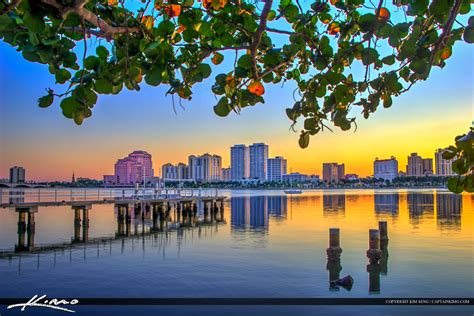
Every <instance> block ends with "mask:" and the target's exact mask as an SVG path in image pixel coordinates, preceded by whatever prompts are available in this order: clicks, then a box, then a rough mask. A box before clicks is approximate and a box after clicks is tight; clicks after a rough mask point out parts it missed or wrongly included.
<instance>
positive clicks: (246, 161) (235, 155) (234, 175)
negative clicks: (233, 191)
mask: <svg viewBox="0 0 474 316" xmlns="http://www.w3.org/2000/svg"><path fill="white" fill-rule="evenodd" d="M230 173H231V179H232V180H234V181H238V180H242V179H247V178H249V177H250V151H249V148H248V147H247V146H245V145H234V146H232V147H231V148H230Z"/></svg>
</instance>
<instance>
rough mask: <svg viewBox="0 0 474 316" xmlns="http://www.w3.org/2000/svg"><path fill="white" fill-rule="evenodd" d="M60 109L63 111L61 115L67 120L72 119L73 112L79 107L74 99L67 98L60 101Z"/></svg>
mask: <svg viewBox="0 0 474 316" xmlns="http://www.w3.org/2000/svg"><path fill="white" fill-rule="evenodd" d="M60 106H61V109H62V111H63V115H64V116H65V117H67V118H69V119H72V118H73V115H74V112H76V111H77V109H78V108H79V107H80V104H79V102H77V100H76V98H74V97H67V98H64V99H63V100H62V101H61V105H60Z"/></svg>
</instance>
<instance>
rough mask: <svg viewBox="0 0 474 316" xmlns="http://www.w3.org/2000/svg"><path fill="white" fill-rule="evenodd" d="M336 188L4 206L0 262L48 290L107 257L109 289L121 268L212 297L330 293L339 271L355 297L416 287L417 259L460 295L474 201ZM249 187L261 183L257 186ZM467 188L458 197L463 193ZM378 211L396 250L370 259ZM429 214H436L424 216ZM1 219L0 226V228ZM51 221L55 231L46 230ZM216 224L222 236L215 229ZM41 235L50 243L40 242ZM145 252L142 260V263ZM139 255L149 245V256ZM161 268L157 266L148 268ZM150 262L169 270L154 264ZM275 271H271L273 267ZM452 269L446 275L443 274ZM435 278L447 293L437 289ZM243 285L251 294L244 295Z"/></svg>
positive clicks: (384, 246)
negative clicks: (332, 239)
mask: <svg viewBox="0 0 474 316" xmlns="http://www.w3.org/2000/svg"><path fill="white" fill-rule="evenodd" d="M338 192H339V191H334V192H331V193H329V194H328V193H327V192H314V193H311V192H308V193H307V192H305V193H304V194H302V195H295V196H291V197H290V196H286V195H277V194H275V192H274V191H272V192H270V193H266V194H269V195H266V196H265V195H260V196H241V197H231V198H230V199H228V200H227V201H226V203H225V209H226V211H224V205H220V204H219V203H218V204H215V203H211V202H207V203H185V204H172V203H171V204H160V205H150V204H147V203H137V204H123V205H120V204H118V205H115V207H113V205H101V206H98V205H92V207H91V208H85V207H76V208H74V207H72V208H71V207H69V206H60V207H44V208H43V207H41V208H40V209H39V211H38V212H36V213H35V212H27V211H21V212H20V211H18V212H17V213H15V212H14V210H13V209H9V210H5V212H4V213H0V242H1V243H2V245H6V246H8V247H9V252H8V253H6V252H4V253H2V252H0V264H1V263H2V260H1V259H2V258H4V259H7V260H8V258H10V261H11V262H12V264H11V266H12V269H16V268H17V267H18V271H19V273H20V271H21V273H22V274H23V276H26V275H28V280H29V278H34V279H33V281H35V282H36V283H35V282H32V284H36V287H39V286H44V288H45V290H51V288H48V286H52V285H50V283H48V280H50V279H51V278H52V274H53V273H60V272H61V270H62V271H63V277H64V279H63V280H69V281H68V282H70V284H71V285H70V286H71V288H80V285H81V284H83V283H84V280H85V279H87V280H88V281H92V282H91V283H94V278H97V277H98V272H97V269H96V266H98V267H102V266H107V269H104V270H107V271H101V272H100V273H103V274H101V275H103V276H104V277H103V279H106V280H109V281H108V282H110V284H111V285H112V286H110V287H107V290H106V291H109V289H110V288H112V287H114V288H117V289H119V288H120V286H118V284H119V283H118V281H117V282H116V281H114V276H116V275H117V273H121V272H123V271H125V272H127V273H123V275H124V276H123V278H124V280H123V281H122V280H120V284H123V283H126V284H131V285H130V287H131V289H132V290H133V291H135V292H136V293H138V294H137V295H146V293H150V290H156V289H157V288H160V289H161V287H159V286H157V284H164V286H163V288H165V287H166V288H169V286H170V284H171V285H173V284H176V282H178V283H179V289H180V290H182V289H187V290H185V291H184V292H179V291H178V290H176V291H175V292H173V291H171V293H172V294H173V295H177V296H180V295H195V293H197V292H196V291H198V292H199V291H200V290H201V291H208V292H205V295H209V296H210V297H211V296H212V295H214V294H216V293H217V294H221V293H224V294H226V295H234V293H236V294H235V295H236V296H238V295H242V296H245V295H247V296H250V295H252V296H258V295H261V296H265V295H271V294H272V293H283V294H285V295H290V294H291V295H292V294H295V293H298V295H299V294H300V293H303V294H302V295H303V296H304V295H314V294H317V295H322V296H324V295H326V296H331V295H335V294H334V293H331V292H330V291H335V290H338V288H337V287H331V286H329V289H328V287H327V284H326V283H325V282H326V281H329V282H331V281H334V280H338V279H340V278H341V277H343V276H344V275H347V274H351V275H352V276H353V277H354V280H355V283H354V287H353V288H352V289H351V291H352V293H351V294H355V295H357V296H367V293H368V292H369V293H370V294H380V293H381V295H384V297H385V295H391V294H393V293H401V291H402V290H403V291H405V289H401V287H402V285H403V287H406V288H410V289H408V290H407V291H408V293H409V295H412V294H413V291H414V290H412V289H415V288H416V285H417V284H419V283H418V282H419V281H420V279H421V277H420V275H419V269H411V268H410V265H413V264H416V266H422V267H423V268H425V267H426V269H425V270H426V271H428V272H427V273H428V274H427V275H425V276H426V278H425V276H423V282H426V283H424V286H425V287H426V288H428V287H429V289H433V290H429V291H427V292H426V293H427V296H433V297H434V296H435V294H436V295H440V296H442V295H441V294H446V293H448V294H451V293H456V294H458V293H460V292H456V291H457V288H459V287H461V286H460V285H459V284H461V285H462V287H464V288H466V282H468V281H469V278H467V280H466V278H465V275H466V274H468V273H469V272H471V270H472V267H468V264H466V263H465V262H464V261H463V262H461V261H454V260H452V258H459V257H460V256H465V255H466V251H467V253H468V252H469V251H470V249H469V247H470V246H472V245H471V244H470V239H469V237H470V235H469V234H470V232H472V229H471V228H472V223H473V213H472V212H470V208H469V206H471V204H470V203H471V201H472V199H471V200H470V198H469V197H467V196H464V197H463V196H459V195H453V194H448V193H444V192H441V193H440V192H429V193H425V192H423V193H415V192H407V193H405V192H403V191H401V192H389V191H388V190H385V191H383V193H376V194H373V193H372V192H369V193H367V192H368V191H358V192H356V193H353V192H346V194H345V195H344V194H338ZM254 194H265V192H261V191H256V192H255V193H254ZM435 195H436V196H435ZM463 198H464V199H466V200H465V201H464V203H463V202H462V200H463ZM463 204H464V205H463ZM463 206H464V207H465V209H464V210H463ZM434 209H436V217H435V213H434ZM374 210H375V211H374ZM2 212H3V211H2ZM224 214H226V216H227V217H228V216H230V223H231V225H229V226H225V225H219V224H225V223H226V222H225V217H224ZM291 214H292V215H291ZM5 215H6V217H2V216H5ZM379 215H381V216H380V217H392V218H393V217H396V220H390V218H389V220H388V225H389V233H390V238H391V243H390V253H391V255H392V257H390V256H389V249H388V248H389V247H388V243H383V242H382V241H381V243H380V250H381V258H380V260H379V261H378V262H377V263H372V264H369V265H366V263H365V259H364V256H363V253H364V252H365V250H366V247H367V244H366V235H367V230H368V229H371V228H375V227H376V225H377V221H378V220H379ZM385 215H387V216H385ZM461 215H462V217H461ZM430 216H432V220H426V219H428V218H430ZM4 218H5V219H6V220H4ZM339 218H344V220H339ZM461 219H462V220H463V223H462V224H463V225H462V226H461ZM6 223H8V224H6ZM413 223H419V224H420V226H421V225H422V227H423V230H417V229H416V227H414V226H413ZM218 225H219V226H218ZM7 226H8V227H7ZM5 227H7V228H8V229H7V234H6V233H4V232H5ZM332 227H337V228H339V229H340V231H341V236H342V244H343V246H344V252H343V256H344V258H342V257H341V258H342V259H343V261H342V260H329V258H328V259H327V260H326V258H322V257H321V254H322V253H324V249H325V248H326V245H327V237H326V236H327V235H326V234H327V231H328V228H332ZM53 228H54V229H57V230H58V231H60V233H61V234H62V233H63V232H65V235H64V234H62V235H60V234H59V233H58V234H56V235H55V232H54V231H53V230H54V229H53ZM461 228H462V233H461ZM48 229H51V231H53V232H52V233H51V232H48ZM2 230H3V235H2ZM446 230H449V231H450V232H451V231H453V230H455V231H456V234H449V235H448V234H446V235H445V236H443V237H446V238H439V236H441V235H442V234H440V233H439V232H440V231H446ZM414 232H415V234H414ZM217 233H218V235H216V234H217ZM213 234H214V235H215V236H216V237H218V238H215V239H211V238H212V236H213ZM58 235H60V237H58ZM5 236H6V237H7V238H5ZM64 236H65V237H64ZM466 236H467V237H466ZM42 238H43V239H42ZM47 238H49V239H47ZM200 238H202V239H200ZM414 238H416V242H414ZM45 239H46V240H47V241H48V242H50V241H51V240H52V241H53V242H52V243H48V244H41V243H39V244H36V243H38V240H39V241H40V242H41V241H42V240H45ZM65 239H66V241H65V242H62V241H64V240H65ZM262 245H263V246H262ZM452 245H455V246H452ZM182 249H183V251H182ZM419 249H423V251H422V252H420V251H419ZM466 249H467V250H466ZM184 250H185V251H184ZM181 251H182V254H183V255H182V256H181ZM142 253H143V260H142V261H140V259H141V258H140V257H141V255H142ZM145 253H147V254H150V255H149V256H147V257H146V258H145ZM137 254H138V258H137ZM114 256H115V257H114ZM118 256H120V258H118ZM94 258H101V261H99V260H97V261H93V260H94ZM427 258H429V259H427ZM432 258H436V260H433V259H432ZM137 259H138V260H137ZM321 259H322V260H321ZM448 259H449V260H448ZM7 260H4V261H3V262H5V264H4V265H3V266H2V265H0V272H3V271H7V270H6V269H8V267H7V265H8V261H7ZM76 261H79V262H82V261H93V262H91V264H83V265H76V266H73V265H71V264H68V262H76ZM389 261H390V262H389ZM131 262H133V263H134V264H136V267H138V268H137V269H135V268H131V267H132V266H133V267H135V266H134V265H133V264H130V263H131ZM48 263H53V267H56V269H55V271H54V272H51V273H50V272H49V271H47V269H45V268H44V267H49V266H48ZM315 263H316V264H315ZM468 263H469V262H468ZM28 264H29V265H33V266H34V265H36V267H37V269H40V267H41V268H42V269H41V273H37V272H36V271H33V270H34V269H29V270H30V271H33V272H34V273H35V274H36V275H33V273H31V274H28V273H27V272H28ZM157 266H159V267H160V269H156V267H157ZM71 267H73V268H74V269H73V268H71ZM343 267H344V271H343V270H342V268H343ZM448 268H449V271H456V272H452V274H450V275H449V276H446V275H445V274H443V271H446V269H448ZM2 269H5V270H2ZM72 270H77V271H80V273H78V274H77V275H80V277H79V276H76V275H74V274H72V276H71V273H70V272H71V271H72ZM157 270H160V271H166V273H164V272H163V273H161V274H160V273H159V272H157ZM389 270H390V271H389ZM389 272H390V273H389ZM466 272H468V273H466ZM13 274H14V273H13ZM3 275H5V276H6V278H5V281H4V280H2V282H4V284H6V287H10V288H13V289H15V291H19V290H18V287H15V286H12V285H15V284H17V283H16V282H26V281H25V280H26V279H27V278H26V277H23V279H22V278H19V277H18V276H15V275H13V276H9V275H8V273H5V274H3ZM275 275H278V278H274V277H272V276H275ZM183 276H184V277H183ZM137 278H138V279H139V278H143V279H146V280H147V281H148V280H154V281H155V283H151V284H150V283H148V282H140V285H137V284H135V283H133V280H136V279H137ZM389 278H390V279H389ZM208 279H211V281H212V282H210V283H209V284H211V285H212V288H214V286H215V288H216V290H214V291H216V292H210V291H211V286H209V287H205V286H202V284H205V282H206V281H207V280H208ZM309 279H314V280H320V281H321V282H322V283H323V284H322V290H321V291H322V292H319V293H315V291H317V290H315V289H316V288H318V289H319V285H318V284H315V282H312V281H311V282H308V280H309ZM448 279H449V280H448ZM451 279H453V280H454V281H453V282H452V283H449V282H450V281H451ZM203 280H204V281H203ZM96 283H99V282H96ZM454 283H456V285H454ZM329 284H331V283H329ZM21 286H23V284H22V285H21ZM443 286H445V287H446V288H449V291H448V290H446V291H444V290H441V289H442V287H443ZM468 286H469V285H468ZM98 287H99V289H97V288H98ZM176 288H178V286H176ZM249 288H252V290H254V292H252V293H251V294H248V291H249ZM188 289H190V290H188ZM302 289H303V290H302ZM35 290H36V288H35ZM227 290H228V292H226V291H227ZM103 291H104V290H103V289H102V288H100V285H98V284H93V285H92V287H91V293H93V294H94V295H95V294H97V293H98V294H97V295H103V293H109V292H103ZM156 291H161V290H156ZM163 291H164V290H163ZM191 291H194V292H191ZM231 291H232V292H231ZM285 291H287V292H285ZM410 291H412V292H410ZM430 291H431V292H430ZM459 291H460V290H459ZM341 292H345V291H344V290H341ZM4 293H6V290H5V292H4ZM156 293H157V294H156V295H162V294H163V292H156ZM176 293H177V294H176ZM199 293H201V292H199ZM229 293H230V294H229ZM287 293H288V294H287ZM433 293H434V294H433ZM15 294H17V292H15ZM20 294H21V293H20ZM119 294H123V293H119ZM165 294H167V293H165ZM165 294H163V295H165ZM224 294H222V295H224ZM283 294H282V296H283ZM461 294H462V293H461ZM124 295H126V294H124ZM203 295H204V294H203ZM295 295H296V294H295ZM337 295H343V293H339V294H337ZM119 296H120V295H119Z"/></svg>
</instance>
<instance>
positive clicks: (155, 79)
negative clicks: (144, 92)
mask: <svg viewBox="0 0 474 316" xmlns="http://www.w3.org/2000/svg"><path fill="white" fill-rule="evenodd" d="M161 73H162V69H161V67H153V68H151V70H150V71H149V72H148V73H147V74H146V76H145V82H146V83H147V84H149V85H150V86H154V87H156V86H158V85H159V84H160V83H161V81H162V80H163V76H162V75H161Z"/></svg>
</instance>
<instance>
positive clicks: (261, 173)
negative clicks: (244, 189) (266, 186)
mask: <svg viewBox="0 0 474 316" xmlns="http://www.w3.org/2000/svg"><path fill="white" fill-rule="evenodd" d="M267 161H268V145H265V144H264V143H254V144H252V145H250V178H252V179H258V180H262V181H265V180H267Z"/></svg>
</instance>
